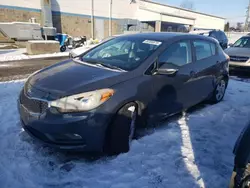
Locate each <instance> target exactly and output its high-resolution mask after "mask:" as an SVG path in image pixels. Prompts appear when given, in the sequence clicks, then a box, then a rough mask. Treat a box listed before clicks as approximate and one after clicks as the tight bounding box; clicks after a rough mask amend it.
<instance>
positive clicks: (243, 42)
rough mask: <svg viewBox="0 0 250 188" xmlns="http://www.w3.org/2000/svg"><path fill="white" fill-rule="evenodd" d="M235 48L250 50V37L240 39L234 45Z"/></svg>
mask: <svg viewBox="0 0 250 188" xmlns="http://www.w3.org/2000/svg"><path fill="white" fill-rule="evenodd" d="M233 47H239V48H250V37H242V38H240V39H239V40H237V41H236V42H235V43H234V45H233Z"/></svg>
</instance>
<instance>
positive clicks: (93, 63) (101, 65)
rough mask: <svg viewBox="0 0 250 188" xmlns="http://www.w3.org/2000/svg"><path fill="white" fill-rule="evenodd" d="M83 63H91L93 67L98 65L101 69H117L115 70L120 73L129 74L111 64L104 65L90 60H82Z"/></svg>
mask: <svg viewBox="0 0 250 188" xmlns="http://www.w3.org/2000/svg"><path fill="white" fill-rule="evenodd" d="M81 60H82V61H83V62H86V63H89V64H92V65H96V66H99V67H105V68H109V69H115V70H119V71H122V72H127V71H126V70H124V69H122V68H120V67H117V66H114V65H110V64H106V63H102V62H100V61H96V60H92V59H91V60H89V59H81Z"/></svg>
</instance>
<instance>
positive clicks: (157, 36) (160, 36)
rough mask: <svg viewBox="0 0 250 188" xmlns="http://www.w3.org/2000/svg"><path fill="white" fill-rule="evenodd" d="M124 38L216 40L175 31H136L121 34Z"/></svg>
mask: <svg viewBox="0 0 250 188" xmlns="http://www.w3.org/2000/svg"><path fill="white" fill-rule="evenodd" d="M119 37H124V38H130V37H136V38H141V39H149V40H159V41H169V40H170V39H176V40H178V39H180V40H182V39H202V40H208V41H211V42H215V41H216V40H214V39H213V38H210V37H206V36H202V35H196V34H190V33H177V32H176V33H173V32H152V33H136V34H128V35H124V36H119Z"/></svg>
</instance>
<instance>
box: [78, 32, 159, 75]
mask: <svg viewBox="0 0 250 188" xmlns="http://www.w3.org/2000/svg"><path fill="white" fill-rule="evenodd" d="M161 44H162V42H161V41H156V40H148V39H142V38H136V37H118V38H114V39H111V40H109V41H107V42H106V43H103V44H101V45H100V46H98V47H96V48H94V49H93V50H91V51H89V52H87V53H86V54H85V55H83V56H82V57H81V60H82V61H84V62H87V63H94V64H100V65H103V66H106V67H110V68H114V69H115V68H117V69H123V70H126V71H130V70H133V69H135V68H137V67H138V66H139V65H140V64H141V63H143V61H144V60H145V59H146V58H148V57H149V56H150V55H151V54H152V53H153V52H155V51H156V49H157V48H159V46H160V45H161Z"/></svg>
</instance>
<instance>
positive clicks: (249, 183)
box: [240, 175, 250, 188]
mask: <svg viewBox="0 0 250 188" xmlns="http://www.w3.org/2000/svg"><path fill="white" fill-rule="evenodd" d="M240 188H250V175H248V176H246V177H245V178H244V179H243V180H242V182H241V185H240Z"/></svg>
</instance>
